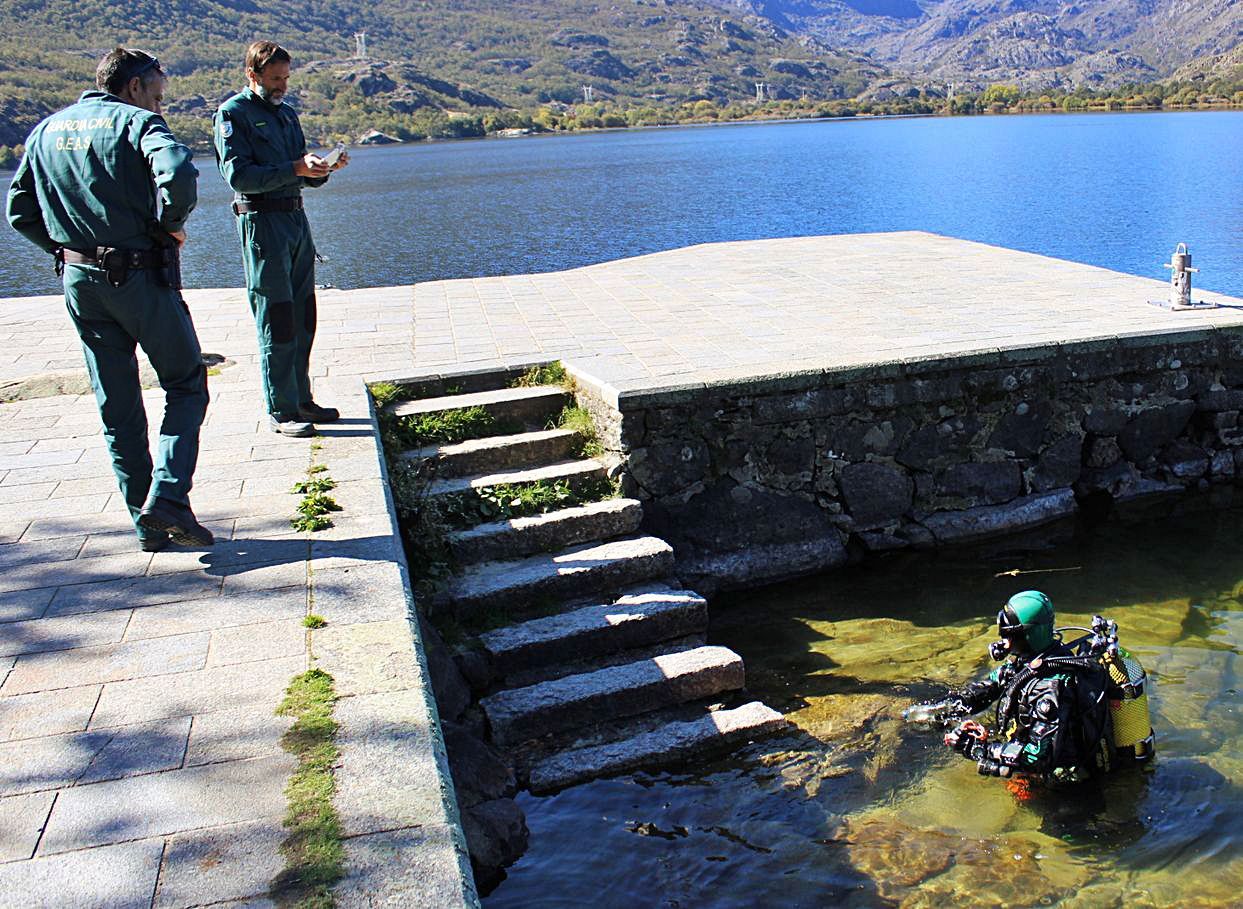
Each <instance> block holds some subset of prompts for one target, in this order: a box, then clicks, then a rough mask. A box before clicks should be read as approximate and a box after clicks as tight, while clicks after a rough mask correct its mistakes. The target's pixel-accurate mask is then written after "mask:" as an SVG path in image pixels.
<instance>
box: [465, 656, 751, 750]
mask: <svg viewBox="0 0 1243 909" xmlns="http://www.w3.org/2000/svg"><path fill="white" fill-rule="evenodd" d="M745 682H746V674H745V671H744V669H743V665H742V657H740V656H738V654H736V653H734V652H733V651H732V650H730V649H729V648H727V647H696V648H695V649H693V650H685V651H682V652H680V653H673V654H666V655H664V656H657V657H653V658H651V659H648V660H639V661H637V662H634V663H627V664H625V665H622V666H612V667H609V668H607V669H600V670H597V671H595V672H586V673H582V674H579V675H571V676H566V677H565V678H561V679H555V680H553V681H550V682H540V683H538V684H535V685H528V686H527V687H525V688H514V689H510V690H508V691H498V692H497V693H496V694H491V695H488V696H487V697H485V698H483V699H482V700H480V702H479V704H480V706H481V707H482V708H483V712H484V715H485V716H487V718H488V724H489V726H490V728H491V730H492V738H493V739H494V740H495V741H496V742H498V743H500V744H503V745H505V744H515V743H518V742H522V741H525V740H526V739H533V738H537V737H539V736H542V735H548V734H550V733H560V732H565V731H567V730H571V729H577V728H580V727H586V726H592V725H596V724H599V723H606V722H609V721H611V720H615V719H621V718H623V717H628V716H637V715H639V714H643V713H648V712H650V711H653V710H660V709H661V708H664V707H670V706H673V705H675V704H683V703H686V702H687V701H696V700H699V699H701V698H708V697H713V696H715V695H718V694H721V693H724V692H727V691H736V690H738V689H740V688H742V687H743V685H744V684H745Z"/></svg>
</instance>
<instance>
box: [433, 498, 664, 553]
mask: <svg viewBox="0 0 1243 909" xmlns="http://www.w3.org/2000/svg"><path fill="white" fill-rule="evenodd" d="M642 520H643V506H642V505H641V504H640V503H639V502H638V501H637V500H635V499H606V500H605V501H603V502H591V503H590V504H587V505H578V506H575V507H573V508H562V509H559V510H558V511H550V512H549V513H548V514H538V515H532V516H530V517H525V518H510V519H509V520H507V521H493V522H491V523H488V524H480V525H478V526H476V527H471V528H470V529H468V530H459V531H456V532H454V533H450V534H447V535H446V536H445V542H446V543H447V544H448V546H449V549H450V550H451V551H452V552H453V556H454V558H455V559H457V561H458V563H459V564H461V565H469V564H471V563H473V562H485V561H487V560H489V559H516V558H519V557H521V556H527V555H532V554H533V553H537V552H547V551H548V550H551V549H564V548H565V547H567V546H577V545H580V544H582V543H590V542H592V541H594V540H607V539H609V538H610V537H619V536H624V535H626V534H628V533H634V532H635V531H636V530H638V529H639V523H640V522H641V521H642Z"/></svg>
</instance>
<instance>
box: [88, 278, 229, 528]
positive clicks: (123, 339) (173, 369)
mask: <svg viewBox="0 0 1243 909" xmlns="http://www.w3.org/2000/svg"><path fill="white" fill-rule="evenodd" d="M64 281H65V305H66V306H67V307H68V309H69V317H70V318H71V319H73V324H74V327H76V328H77V330H78V336H79V337H80V338H81V339H82V352H83V354H85V355H86V370H87V372H88V373H89V374H90V378H91V387H92V388H94V390H95V400H96V401H97V402H98V403H99V415H100V416H101V417H102V418H103V423H104V440H105V441H106V442H107V445H108V451H109V453H110V454H111V455H112V469H113V471H114V472H115V473H116V475H117V482H118V483H119V484H120V486H121V495H122V496H124V497H125V504H126V505H127V506H129V511H130V516H131V517H132V518H133V519H134V524H135V527H137V525H138V513H139V512H140V511H141V510H142V507H143V505H144V504H146V502H147V500H148V498H157V497H158V498H163V499H170V500H172V501H174V502H180V503H182V504H183V505H184V504H188V503H189V493H190V487H191V485H192V484H193V479H194V467H195V465H196V464H197V462H198V456H199V427H200V426H201V425H202V423H203V417H204V416H205V415H206V413H207V369H206V368H205V367H204V366H203V354H202V352H201V350H200V349H199V341H198V336H197V335H196V334H195V333H194V324H193V322H191V320H190V310H189V309H188V308H187V307H186V304H185V302H184V301H183V300H182V299H181V294H180V293H179V292H178V291H175V290H170V289H169V288H167V287H160V286H159V285H157V284H156V283H155V278H154V276H153V272H151V271H150V270H148V269H135V270H133V271H131V272H130V273H129V276H128V277H127V278H126V280H125V282H124V283H123V284H122V285H121V286H120V287H113V286H112V285H111V284H109V283H108V280H107V278H106V277H105V276H104V273H103V272H102V271H101V270H100V269H97V268H91V267H82V266H77V265H66V266H65V276H64ZM136 346H141V347H142V349H143V351H144V352H145V353H146V355H147V359H149V360H150V361H151V365H152V366H153V367H154V368H155V374H156V376H157V377H158V378H159V381H160V387H161V388H163V389H164V420H163V422H162V423H161V424H160V440H159V450H158V452H157V455H156V459H155V463H154V464H153V463H152V459H151V450H150V446H149V444H148V441H147V412H146V410H145V409H144V408H143V403H142V387H141V385H140V384H139V379H138V358H137V357H136V356H135V355H134V351H135V347H136ZM138 533H139V536H140V537H141V536H145V535H146V534H145V531H144V530H143V529H142V528H138Z"/></svg>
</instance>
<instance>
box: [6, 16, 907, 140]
mask: <svg viewBox="0 0 1243 909" xmlns="http://www.w3.org/2000/svg"><path fill="white" fill-rule="evenodd" d="M360 31H365V32H366V34H367V48H368V60H367V61H365V62H364V61H356V60H352V59H351V58H352V57H353V55H354V50H355V44H354V35H355V33H356V32H360ZM0 36H2V37H0V61H4V62H0V144H12V143H13V142H15V141H20V138H21V135H24V130H25V129H27V128H28V127H29V123H30V122H31V121H30V116H29V112H30V110H31V109H38V110H43V111H45V112H46V111H49V110H51V109H53V108H54V107H55V106H56V105H58V104H62V103H65V102H67V101H68V100H70V99H71V98H72V97H73V96H74V95H75V94H76V93H77V91H79V90H80V89H81V87H82V85H83V83H84V82H85V83H89V81H90V75H91V71H92V65H91V64H92V61H93V60H95V59H97V58H98V57H99V55H101V54H102V53H103V51H104V50H106V48H107V47H108V46H110V45H112V44H115V43H124V44H131V45H136V46H139V47H148V48H151V49H152V50H153V52H156V53H157V54H158V55H159V56H160V57H161V59H163V60H165V61H166V63H167V66H168V67H169V68H170V69H171V71H172V72H173V73H174V74H175V75H177V76H178V81H177V82H176V83H175V84H174V86H173V91H171V92H170V96H171V97H176V98H183V99H186V98H188V99H190V100H189V101H188V102H184V101H183V102H182V104H181V106H180V108H174V111H175V112H176V111H177V110H180V111H181V112H182V113H192V112H199V111H206V110H207V109H209V108H211V107H213V106H214V105H215V104H216V103H217V102H218V100H219V99H220V97H222V96H223V95H225V94H227V92H228V91H229V90H230V89H234V90H235V89H236V88H237V86H238V85H239V83H240V81H241V80H240V60H241V56H242V52H243V50H244V48H245V45H246V43H247V42H248V41H249V40H250V39H252V38H254V37H258V36H269V37H272V38H274V39H276V40H278V41H280V42H281V43H283V44H285V45H286V46H287V47H289V49H290V50H291V51H292V52H293V53H294V55H295V64H296V65H299V66H302V67H303V73H302V76H303V78H300V79H299V80H298V81H297V83H296V85H295V92H297V93H298V95H299V96H300V97H298V100H299V101H300V102H301V103H302V106H303V107H304V109H306V110H308V111H310V112H311V113H313V114H323V115H324V116H325V117H328V116H329V115H330V114H331V113H333V112H348V111H350V110H355V111H357V110H358V109H363V108H365V109H366V110H367V112H368V113H369V114H375V113H385V112H387V113H389V114H392V115H399V116H408V115H410V114H411V113H413V112H417V111H440V112H444V111H461V110H464V109H482V110H487V109H495V108H521V109H530V108H534V107H536V106H538V105H540V104H546V103H549V102H561V103H568V102H573V101H575V100H582V98H583V90H582V88H583V86H584V85H587V86H590V87H591V89H592V91H593V96H594V98H595V99H597V100H617V101H621V102H626V103H635V104H658V105H659V104H670V103H683V102H687V101H695V100H699V99H710V100H714V101H716V102H720V103H728V102H729V101H731V100H735V101H736V100H742V99H747V98H754V97H755V91H756V90H755V83H756V82H757V81H761V82H764V83H766V84H767V85H768V96H769V97H771V98H774V99H780V98H800V97H808V98H811V99H827V98H849V97H853V96H855V95H857V94H858V93H859V92H861V91H862V90H863V89H864V88H865V87H866V86H867V85H868V84H869V83H870V82H872V81H873V80H875V79H876V78H878V77H880V76H882V75H884V73H885V69H884V67H882V66H879V65H877V64H875V63H873V62H871V61H869V60H867V59H865V58H864V57H862V56H861V55H858V54H854V53H849V52H841V51H838V50H835V49H834V47H833V45H832V44H831V43H829V42H826V41H824V40H822V39H820V38H818V37H816V36H811V35H798V34H795V33H792V32H790V31H788V30H786V29H783V28H781V27H779V26H777V25H775V24H774V23H773V22H772V21H770V20H769V19H767V18H764V17H763V16H759V15H756V14H754V13H750V12H747V11H745V10H740V9H735V10H725V9H722V8H721V7H720V6H718V5H715V4H713V3H711V2H708V0H626V2H622V3H618V4H615V5H612V6H605V5H601V4H596V3H591V2H584V0H513V2H498V0H463V2H449V0H423V2H420V0H374V2H371V3H367V4H358V3H354V2H352V0H314V2H310V3H301V4H286V5H282V6H279V7H277V6H272V5H264V4H258V3H255V2H252V0H134V2H130V3H126V4H123V5H122V4H114V3H109V2H105V0H48V2H46V3H42V4H38V5H35V4H31V3H27V2H22V0H3V2H0ZM308 63H312V64H314V65H312V66H306V64H308ZM3 112H12V113H11V118H10V117H5V116H4V115H3ZM328 125H329V126H330V125H331V124H330V123H329V124H328Z"/></svg>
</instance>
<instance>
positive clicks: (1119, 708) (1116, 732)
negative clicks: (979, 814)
mask: <svg viewBox="0 0 1243 909" xmlns="http://www.w3.org/2000/svg"><path fill="white" fill-rule="evenodd" d="M1065 631H1082V632H1085V634H1084V636H1083V637H1081V638H1079V639H1078V640H1075V641H1072V642H1071V643H1070V644H1067V645H1065V646H1066V647H1067V649H1068V650H1070V651H1072V655H1069V656H1049V657H1036V658H1035V659H1033V660H1032V661H1031V662H1030V663H1028V664H1027V665H1026V666H1024V667H1023V668H1022V669H1020V670H1019V671H1018V672H1017V673H1015V675H1014V677H1013V678H1012V679H1010V681H1009V682H1008V683H1007V684H1006V687H1005V688H1004V689H1003V691H1002V693H1001V697H1000V698H998V700H997V713H996V725H997V729H998V731H999V733H1000V732H1003V731H1004V730H1006V729H1007V728H1008V727H1009V725H1010V723H1011V721H1012V720H1014V719H1015V717H1014V713H1015V711H1016V709H1017V704H1016V699H1017V698H1018V695H1019V693H1020V692H1021V691H1023V689H1024V688H1025V687H1026V686H1027V684H1028V683H1029V682H1031V681H1032V680H1034V679H1036V678H1038V677H1040V676H1041V675H1043V674H1046V673H1048V672H1050V671H1057V670H1063V671H1068V672H1075V673H1088V672H1092V673H1096V672H1100V671H1102V669H1103V670H1104V672H1105V675H1106V678H1105V697H1106V698H1107V699H1108V702H1109V712H1108V719H1109V727H1110V728H1109V729H1108V730H1106V734H1108V735H1110V738H1111V741H1110V743H1109V744H1110V746H1112V747H1111V748H1110V749H1109V750H1110V751H1112V752H1114V753H1116V754H1117V755H1118V756H1120V757H1123V758H1130V759H1133V760H1137V761H1145V760H1148V759H1149V758H1151V757H1152V755H1153V753H1154V738H1155V737H1154V734H1153V731H1152V727H1151V725H1149V716H1148V696H1147V693H1146V692H1145V690H1144V689H1145V681H1146V678H1147V676H1146V673H1145V672H1144V669H1143V666H1141V665H1140V663H1139V661H1138V660H1136V659H1135V658H1134V657H1133V656H1132V655H1131V654H1130V653H1128V652H1127V651H1126V650H1124V649H1123V648H1121V647H1120V646H1119V645H1118V623H1117V622H1113V621H1110V620H1108V619H1106V618H1104V617H1103V616H1099V615H1098V616H1093V617H1092V627H1091V628H1081V627H1078V626H1067V627H1065V628H1057V629H1054V634H1055V635H1057V636H1058V637H1059V639H1060V635H1061V634H1062V632H1065ZM1011 744H1013V743H1011ZM1011 744H1008V745H1006V746H1003V750H1004V748H1006V747H1011ZM1083 745H1084V747H1085V748H1088V749H1091V748H1092V745H1093V743H1090V742H1083ZM1106 769H1107V768H1106ZM981 772H983V770H981Z"/></svg>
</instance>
